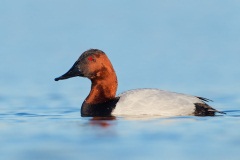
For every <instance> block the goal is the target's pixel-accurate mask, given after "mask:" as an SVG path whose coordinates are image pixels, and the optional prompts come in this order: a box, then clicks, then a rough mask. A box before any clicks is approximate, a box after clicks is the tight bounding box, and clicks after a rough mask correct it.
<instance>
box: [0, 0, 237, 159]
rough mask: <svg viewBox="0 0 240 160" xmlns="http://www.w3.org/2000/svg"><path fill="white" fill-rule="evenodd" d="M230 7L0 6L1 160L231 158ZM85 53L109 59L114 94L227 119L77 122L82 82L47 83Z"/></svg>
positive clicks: (233, 14) (233, 29) (85, 84)
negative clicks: (177, 98)
mask: <svg viewBox="0 0 240 160" xmlns="http://www.w3.org/2000/svg"><path fill="white" fill-rule="evenodd" d="M239 7H240V3H239V2H237V1H231V2H219V1H216V0H213V1H209V0H202V1H199V2H195V1H189V0H186V1H176V0H172V1H166V2H165V1H162V2H159V1H151V3H149V2H147V1H142V0H138V1H131V2H130V1H126V0H123V1H121V2H120V1H119V2H112V1H108V0H106V1H101V2H96V1H91V0H89V1H87V2H83V1H77V0H71V1H63V0H58V1H45V0H41V1H30V0H22V1H21V2H20V1H16V0H12V1H6V0H2V1H1V2H0V24H1V25H0V30H1V32H0V34H1V36H0V43H1V47H0V75H1V77H0V159H1V160H2V159H4V160H5V159H8V160H15V159H17V160H28V159H59V160H61V159H110V158H111V159H183V160H185V159H233V160H235V159H236V160H238V159H240V152H239V151H240V127H239V125H240V92H239V88H240V85H239V79H240V70H239V67H240V66H239V59H240V54H239V43H240V38H239V37H240V32H239V28H240V22H239V21H238V20H239V19H240V11H239ZM89 48H99V49H102V50H103V51H105V52H106V53H107V54H108V56H109V58H110V59H111V61H112V63H113V65H114V67H115V70H116V71H117V75H118V80H119V88H118V93H121V92H123V91H126V90H129V89H135V88H159V89H165V90H170V91H175V92H181V93H188V94H192V95H198V96H202V97H206V98H209V99H212V100H214V102H210V103H209V104H210V105H211V106H213V107H214V108H216V109H218V110H221V111H225V112H226V113H227V114H226V115H218V116H215V117H194V116H184V117H149V116H148V117H146V116H144V117H115V118H113V119H103V120H101V119H93V118H82V117H80V112H79V110H80V106H81V103H82V101H83V100H84V98H85V97H86V96H87V94H88V92H89V89H90V82H89V81H88V80H87V79H83V78H73V79H69V80H66V81H61V82H54V78H55V77H57V76H59V75H61V74H63V73H65V72H66V71H67V70H68V69H69V68H70V67H71V66H72V64H73V63H74V61H75V60H76V59H77V58H78V56H79V55H80V54H81V53H82V52H83V51H85V50H87V49H89ZM149 107H151V106H149Z"/></svg>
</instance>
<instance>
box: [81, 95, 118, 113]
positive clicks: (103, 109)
mask: <svg viewBox="0 0 240 160" xmlns="http://www.w3.org/2000/svg"><path fill="white" fill-rule="evenodd" d="M118 100H119V97H117V98H115V99H112V100H109V101H106V102H104V103H98V104H88V103H85V102H83V104H82V108H81V116H82V117H109V116H111V113H112V111H113V110H114V109H115V107H116V104H117V102H118Z"/></svg>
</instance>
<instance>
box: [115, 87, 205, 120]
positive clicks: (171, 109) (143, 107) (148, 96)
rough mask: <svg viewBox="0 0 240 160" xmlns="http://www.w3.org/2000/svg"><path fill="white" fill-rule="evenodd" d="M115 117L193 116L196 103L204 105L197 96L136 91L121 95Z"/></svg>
mask: <svg viewBox="0 0 240 160" xmlns="http://www.w3.org/2000/svg"><path fill="white" fill-rule="evenodd" d="M119 97H120V99H119V101H118V103H117V105H116V108H115V110H114V111H113V113H112V114H113V115H118V116H121V115H162V116H181V115H193V113H194V111H195V105H194V103H203V101H202V100H200V99H199V98H197V97H195V96H190V95H185V94H180V93H174V92H168V91H163V90H158V89H136V90H130V91H127V92H124V93H122V94H120V95H119Z"/></svg>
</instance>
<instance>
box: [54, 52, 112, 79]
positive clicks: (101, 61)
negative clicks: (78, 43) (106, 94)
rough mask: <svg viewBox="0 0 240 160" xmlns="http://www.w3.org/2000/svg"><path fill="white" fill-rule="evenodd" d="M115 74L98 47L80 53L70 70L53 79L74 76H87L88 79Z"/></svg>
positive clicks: (102, 77)
mask: <svg viewBox="0 0 240 160" xmlns="http://www.w3.org/2000/svg"><path fill="white" fill-rule="evenodd" d="M113 73H114V74H115V71H114V69H113V67H112V64H111V62H110V60H109V59H108V57H107V55H106V54H105V53H104V52H103V51H101V50H98V49H90V50H87V51H85V52H83V53H82V55H81V56H80V57H79V59H78V60H77V61H76V62H75V63H74V65H73V66H72V67H71V68H70V70H69V71H68V72H67V73H65V74H63V75H62V76H60V77H58V78H55V81H58V80H63V79H68V78H72V77H76V76H80V77H87V78H89V79H90V80H95V79H98V80H100V79H105V78H107V77H108V75H111V74H113Z"/></svg>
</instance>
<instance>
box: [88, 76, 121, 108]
mask: <svg viewBox="0 0 240 160" xmlns="http://www.w3.org/2000/svg"><path fill="white" fill-rule="evenodd" d="M91 81H92V86H91V91H90V93H89V95H88V97H87V98H86V100H85V103H87V104H99V103H104V102H107V101H109V100H112V99H114V98H115V96H116V92H117V86H118V82H117V76H116V73H115V72H113V73H111V74H109V76H107V77H105V78H104V79H92V80H91Z"/></svg>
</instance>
